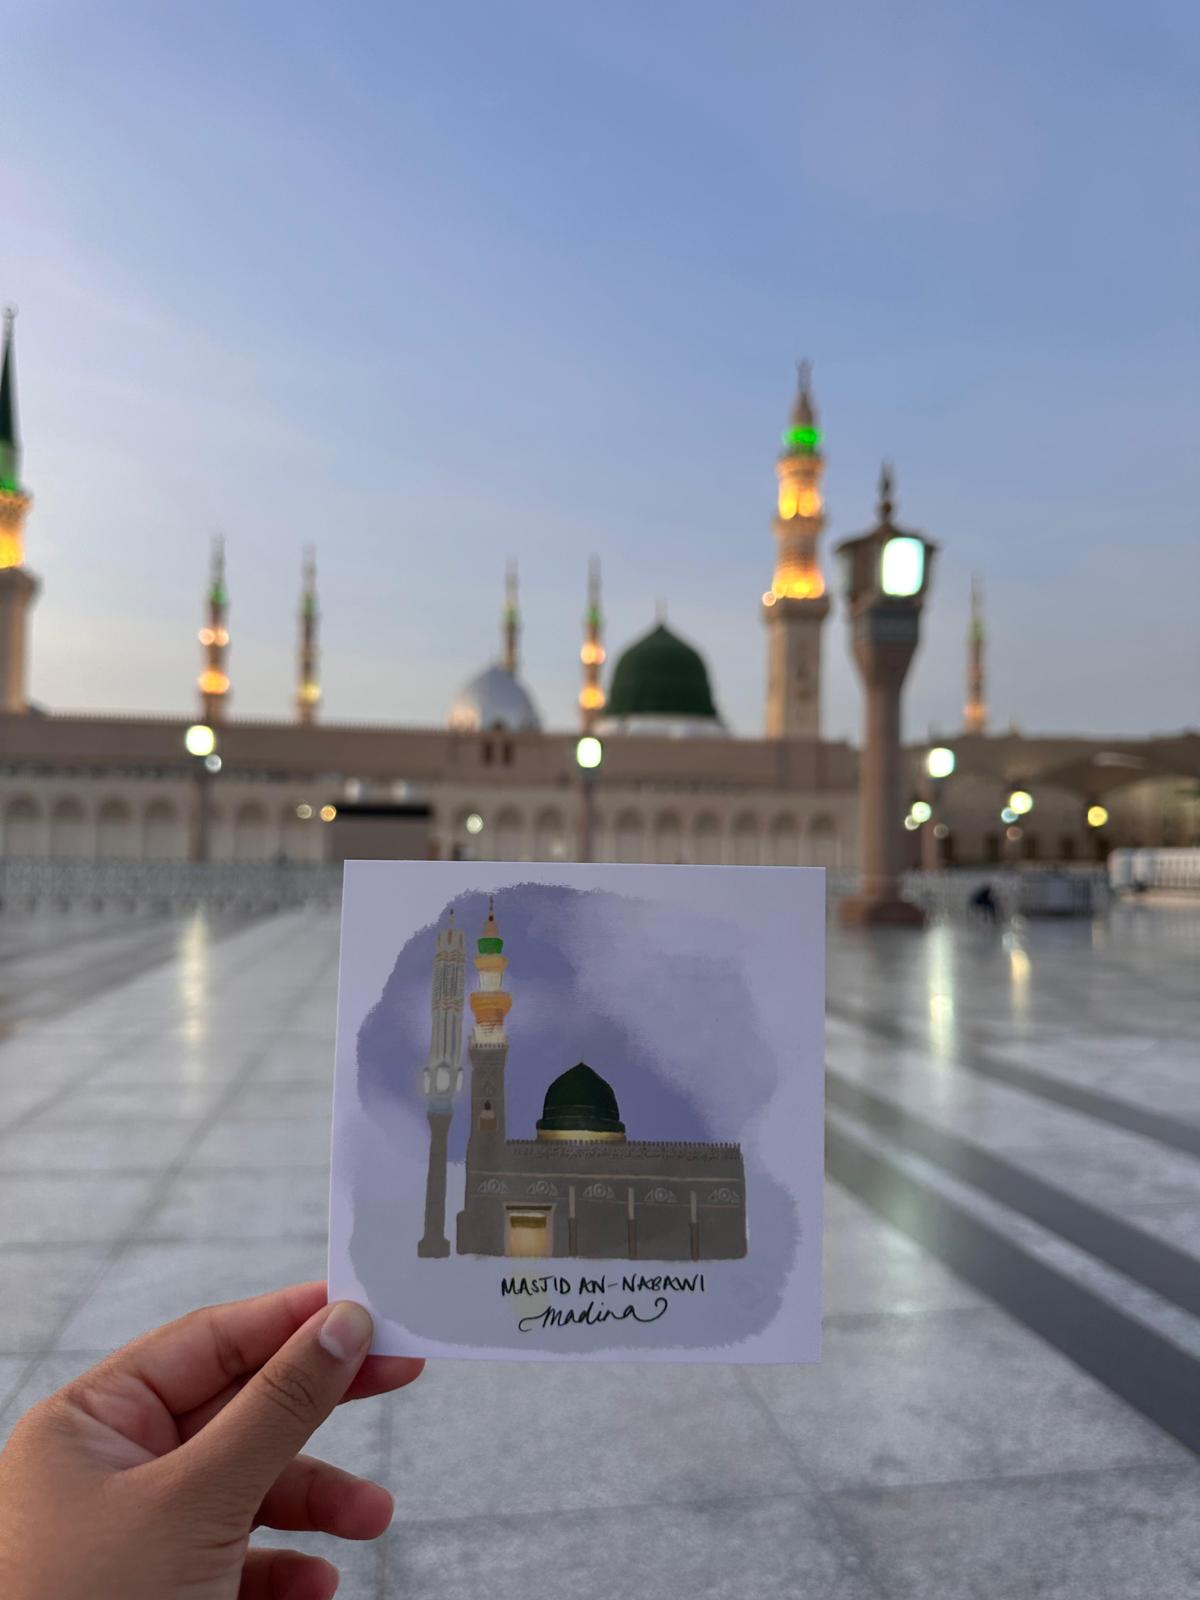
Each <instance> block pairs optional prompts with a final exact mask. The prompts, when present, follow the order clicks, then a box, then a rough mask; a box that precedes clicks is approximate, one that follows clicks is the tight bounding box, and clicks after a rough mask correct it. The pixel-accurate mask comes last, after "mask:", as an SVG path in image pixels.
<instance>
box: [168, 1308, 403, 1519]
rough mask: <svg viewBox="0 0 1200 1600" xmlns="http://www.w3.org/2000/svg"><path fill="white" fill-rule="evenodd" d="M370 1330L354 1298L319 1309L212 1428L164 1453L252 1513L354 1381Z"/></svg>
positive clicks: (196, 1480)
mask: <svg viewBox="0 0 1200 1600" xmlns="http://www.w3.org/2000/svg"><path fill="white" fill-rule="evenodd" d="M371 1333H372V1325H371V1318H370V1315H369V1313H368V1312H367V1311H365V1310H364V1309H363V1307H362V1306H359V1305H355V1304H354V1303H353V1301H350V1300H339V1301H338V1302H337V1304H336V1305H332V1306H326V1307H325V1308H324V1309H322V1310H321V1311H318V1312H317V1313H316V1315H315V1316H313V1317H310V1318H309V1320H308V1321H307V1322H306V1323H305V1324H304V1326H303V1327H302V1328H301V1329H300V1330H299V1332H298V1333H294V1334H293V1335H292V1337H291V1338H290V1339H289V1340H288V1342H287V1343H286V1344H285V1345H284V1347H283V1349H282V1350H279V1351H277V1352H276V1354H275V1355H273V1356H272V1357H271V1359H270V1360H269V1361H268V1362H267V1363H266V1365H265V1366H264V1367H263V1368H262V1369H261V1371H259V1372H257V1373H255V1375H254V1376H253V1377H252V1378H251V1379H250V1381H249V1382H248V1383H247V1384H246V1385H245V1387H244V1388H243V1389H242V1390H241V1392H240V1393H239V1394H236V1395H234V1397H233V1399H232V1400H230V1402H229V1404H228V1405H227V1406H226V1407H225V1408H224V1410H223V1411H221V1412H220V1413H219V1414H218V1415H217V1416H215V1417H214V1418H213V1419H212V1421H211V1422H210V1423H209V1424H208V1426H207V1427H205V1428H201V1430H200V1432H199V1433H197V1434H196V1435H195V1436H194V1437H193V1438H191V1439H189V1440H188V1441H187V1443H186V1444H184V1445H181V1446H180V1448H179V1449H178V1450H176V1451H174V1452H173V1453H172V1455H171V1456H169V1457H167V1458H166V1460H167V1462H170V1463H171V1466H172V1470H174V1471H178V1472H180V1473H182V1474H183V1476H184V1478H185V1480H187V1481H188V1482H189V1483H190V1484H191V1486H192V1490H193V1492H205V1491H207V1492H209V1493H211V1494H213V1495H214V1496H216V1497H218V1498H219V1499H220V1500H222V1501H224V1502H225V1503H226V1504H229V1505H231V1506H234V1507H237V1508H238V1509H239V1511H244V1514H245V1515H246V1516H247V1518H249V1517H251V1516H252V1515H253V1514H254V1511H255V1510H256V1509H257V1507H258V1506H259V1505H261V1504H262V1501H263V1500H264V1499H265V1498H266V1494H267V1490H268V1489H269V1488H270V1487H271V1485H272V1484H273V1483H274V1482H275V1479H276V1478H277V1477H278V1476H279V1475H280V1473H281V1472H282V1471H283V1469H284V1468H285V1467H286V1466H287V1464H288V1462H289V1461H290V1460H291V1459H292V1457H293V1456H294V1455H296V1454H297V1452H298V1451H299V1450H300V1449H301V1448H302V1446H303V1445H304V1443H305V1441H306V1440H307V1439H308V1438H309V1436H310V1435H311V1434H313V1433H315V1432H316V1430H317V1428H319V1427H320V1425H321V1423H322V1422H324V1421H325V1418H326V1417H327V1416H328V1415H329V1413H330V1412H331V1411H332V1410H333V1408H334V1406H336V1405H337V1403H338V1401H339V1400H340V1399H341V1398H342V1396H343V1395H344V1394H345V1393H346V1390H347V1389H348V1388H349V1387H350V1385H351V1383H352V1382H353V1380H354V1377H355V1375H356V1374H357V1372H358V1370H359V1368H360V1367H361V1366H362V1363H363V1359H364V1357H365V1356H366V1353H367V1347H368V1346H369V1345H370V1343H371ZM164 1465H165V1463H164Z"/></svg>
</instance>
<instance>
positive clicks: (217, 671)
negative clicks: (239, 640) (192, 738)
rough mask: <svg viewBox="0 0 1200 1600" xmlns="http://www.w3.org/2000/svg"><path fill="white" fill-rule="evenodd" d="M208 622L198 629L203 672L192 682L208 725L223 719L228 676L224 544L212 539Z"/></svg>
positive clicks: (227, 611)
mask: <svg viewBox="0 0 1200 1600" xmlns="http://www.w3.org/2000/svg"><path fill="white" fill-rule="evenodd" d="M207 604H208V621H207V623H206V624H205V626H204V627H203V628H201V629H200V634H199V638H200V644H201V646H202V647H203V650H204V669H203V671H202V672H201V673H200V676H199V677H198V678H197V679H196V687H197V688H198V689H199V691H200V715H201V717H202V718H203V720H204V721H205V722H207V723H208V724H209V725H210V726H212V725H215V724H216V723H218V722H220V721H222V720H223V718H224V715H225V707H226V705H227V704H228V701H229V674H228V673H227V672H226V670H225V652H226V650H227V649H228V648H229V629H228V627H227V626H226V624H227V620H228V616H229V593H228V591H227V589H226V588H225V541H224V539H222V538H220V537H219V536H218V537H217V538H216V539H214V540H213V551H212V572H211V575H210V578H209V584H208V602H207Z"/></svg>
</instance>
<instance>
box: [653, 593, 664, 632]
mask: <svg viewBox="0 0 1200 1600" xmlns="http://www.w3.org/2000/svg"><path fill="white" fill-rule="evenodd" d="M654 620H655V622H657V623H658V625H659V627H660V628H665V627H666V625H667V597H666V595H665V594H660V595H659V597H658V599H657V600H656V601H655V602H654Z"/></svg>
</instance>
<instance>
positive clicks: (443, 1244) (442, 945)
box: [417, 911, 466, 1257]
mask: <svg viewBox="0 0 1200 1600" xmlns="http://www.w3.org/2000/svg"><path fill="white" fill-rule="evenodd" d="M465 987H466V940H465V937H464V935H463V931H462V929H461V928H456V927H455V925H454V912H453V911H451V912H450V917H449V920H448V922H447V924H446V926H445V927H444V928H441V929H439V930H438V935H437V941H436V943H435V945H434V955H433V997H432V1006H431V1009H432V1013H433V1024H432V1031H431V1035H430V1040H429V1059H428V1061H426V1063H425V1068H424V1072H423V1074H422V1081H423V1087H424V1090H425V1110H426V1114H427V1116H428V1118H429V1172H428V1175H427V1177H426V1179H425V1233H424V1236H423V1237H422V1239H421V1241H420V1243H419V1244H418V1245H417V1254H418V1255H419V1256H434V1257H441V1256H448V1255H449V1254H450V1241H449V1239H447V1237H446V1147H447V1143H448V1141H449V1138H450V1118H451V1116H452V1115H453V1114H454V1097H455V1095H456V1094H457V1093H458V1089H459V1086H460V1084H461V1083H462V1071H463V1069H462V1023H463V990H464V988H465Z"/></svg>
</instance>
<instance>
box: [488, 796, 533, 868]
mask: <svg viewBox="0 0 1200 1600" xmlns="http://www.w3.org/2000/svg"><path fill="white" fill-rule="evenodd" d="M488 853H489V855H493V856H495V858H496V860H497V861H523V860H524V859H525V818H524V817H523V816H522V815H521V813H520V812H519V811H518V810H517V808H516V806H505V807H504V808H503V809H502V810H501V811H500V813H499V814H498V815H497V817H496V832H495V834H494V836H493V839H492V849H491V850H490V851H489V852H488Z"/></svg>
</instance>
